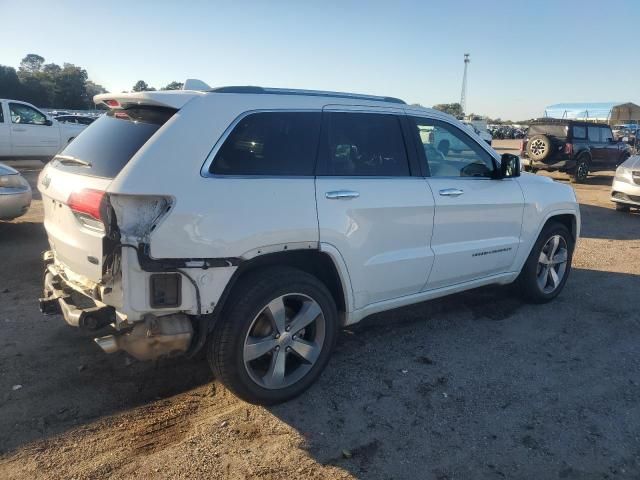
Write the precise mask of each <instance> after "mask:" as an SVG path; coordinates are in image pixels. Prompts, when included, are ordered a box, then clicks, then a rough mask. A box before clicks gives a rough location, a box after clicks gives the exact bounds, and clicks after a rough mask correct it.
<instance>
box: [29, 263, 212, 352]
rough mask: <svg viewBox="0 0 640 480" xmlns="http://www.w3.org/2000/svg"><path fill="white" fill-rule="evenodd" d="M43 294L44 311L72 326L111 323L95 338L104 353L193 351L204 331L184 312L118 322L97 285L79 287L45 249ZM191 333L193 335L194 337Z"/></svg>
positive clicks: (90, 327) (94, 327) (90, 328)
mask: <svg viewBox="0 0 640 480" xmlns="http://www.w3.org/2000/svg"><path fill="white" fill-rule="evenodd" d="M43 260H44V263H45V272H44V288H43V291H44V294H43V296H42V298H40V299H39V305H40V311H41V312H42V313H43V314H45V315H57V314H60V315H62V317H63V318H64V320H65V322H66V323H67V324H69V325H71V326H72V327H78V328H82V329H85V330H88V331H96V330H99V329H101V328H104V327H107V326H109V325H111V326H112V327H113V329H114V330H115V333H113V334H111V335H106V336H101V337H98V338H95V339H94V340H95V342H96V344H97V345H98V346H100V348H102V350H103V351H105V352H106V353H114V352H117V351H119V350H124V351H126V352H127V353H129V354H130V355H131V356H133V357H135V358H137V359H138V360H154V359H157V358H161V357H168V356H176V355H180V354H187V355H190V354H195V353H196V352H195V351H192V350H194V348H195V347H197V348H198V349H199V347H201V346H202V343H203V342H202V341H201V339H200V336H201V335H206V332H204V331H203V328H202V325H201V323H202V322H200V323H199V324H198V325H197V326H196V329H195V330H196V331H194V325H193V322H192V318H191V317H190V316H189V315H186V314H184V313H173V314H167V315H162V316H156V315H153V314H150V313H148V314H146V315H144V317H143V319H142V320H141V321H137V322H135V323H133V324H132V323H129V322H120V321H119V320H118V314H117V312H116V309H115V308H114V307H112V306H109V305H106V304H104V303H102V302H101V301H100V300H98V299H97V298H96V297H97V296H98V294H97V292H98V289H97V287H96V288H94V289H93V290H95V291H94V292H92V291H91V290H92V289H91V288H87V289H82V288H80V287H79V286H78V285H75V284H73V283H72V282H70V281H69V280H68V279H67V278H66V277H65V274H64V272H63V269H62V268H60V267H59V266H58V265H56V264H55V263H54V255H53V252H51V251H48V252H45V254H44V256H43ZM194 337H197V338H195V340H194Z"/></svg>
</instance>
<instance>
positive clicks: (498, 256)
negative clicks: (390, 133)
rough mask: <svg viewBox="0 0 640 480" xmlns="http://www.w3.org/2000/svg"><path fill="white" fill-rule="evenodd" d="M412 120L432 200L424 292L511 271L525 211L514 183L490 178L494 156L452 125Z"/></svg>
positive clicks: (520, 194)
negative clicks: (429, 254) (428, 265)
mask: <svg viewBox="0 0 640 480" xmlns="http://www.w3.org/2000/svg"><path fill="white" fill-rule="evenodd" d="M410 118H411V122H412V125H414V127H415V137H416V139H417V141H418V142H419V144H420V145H422V147H423V148H422V151H423V152H424V161H425V162H426V164H427V168H428V172H429V177H428V179H427V182H428V183H429V185H430V187H431V190H432V191H433V196H434V199H435V217H434V226H433V237H432V239H431V248H432V249H433V252H434V255H435V259H434V264H433V268H432V270H431V274H430V276H429V279H428V282H427V283H426V285H425V286H424V289H425V290H432V289H436V288H441V287H446V286H451V285H455V284H458V283H463V282H467V281H471V280H476V279H481V278H484V277H488V276H491V275H496V274H500V273H504V272H509V271H511V270H512V269H513V262H514V260H515V256H516V252H517V250H518V246H519V243H520V229H521V225H522V214H523V209H524V197H523V195H522V190H521V188H520V185H519V184H518V182H517V180H516V179H504V180H495V179H493V178H492V177H493V175H494V169H495V168H496V167H497V166H496V165H495V161H494V160H493V158H492V156H491V155H490V154H489V152H488V151H487V150H486V149H485V148H484V147H483V146H481V145H480V143H479V142H478V141H477V140H475V139H473V138H471V136H469V135H468V134H467V133H466V132H464V131H463V130H461V129H460V128H458V127H457V126H456V125H454V124H453V123H449V122H447V121H444V120H437V119H431V118H421V117H420V118H419V117H410ZM480 141H481V140H480Z"/></svg>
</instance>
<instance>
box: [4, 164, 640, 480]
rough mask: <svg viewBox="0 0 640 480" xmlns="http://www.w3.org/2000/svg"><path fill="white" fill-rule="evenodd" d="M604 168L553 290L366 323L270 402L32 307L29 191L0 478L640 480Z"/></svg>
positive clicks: (635, 217) (639, 385)
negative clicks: (98, 341) (291, 390)
mask: <svg viewBox="0 0 640 480" xmlns="http://www.w3.org/2000/svg"><path fill="white" fill-rule="evenodd" d="M36 167H37V166H25V167H23V168H22V170H23V173H24V174H25V175H26V176H27V177H28V178H29V179H30V181H31V182H32V184H34V183H35V178H36V176H37V174H38V169H37V168H36ZM611 174H612V172H608V174H602V175H599V176H595V177H592V178H591V179H590V180H589V184H587V185H580V186H577V187H576V190H577V193H578V198H579V200H580V203H581V211H582V215H583V232H582V234H583V236H582V239H581V240H580V242H579V244H578V247H577V251H576V255H575V259H574V270H573V271H572V273H571V276H570V278H569V281H568V283H567V285H566V288H565V290H564V292H563V293H562V294H561V295H560V296H559V297H558V298H557V299H556V300H555V301H554V302H552V303H550V304H547V305H542V306H532V305H526V304H523V303H522V302H520V301H519V300H517V299H516V298H514V297H513V296H511V295H510V292H509V290H508V289H507V288H496V287H491V288H484V289H480V290H475V291H472V292H467V293H464V294H459V295H455V296H452V297H449V298H446V299H441V300H438V301H433V302H428V303H424V304H420V305H416V306H413V307H410V308H404V309H401V310H397V311H394V312H390V313H384V314H379V315H376V316H375V317H372V318H370V319H368V320H366V321H365V322H364V324H362V325H361V326H358V327H357V328H352V329H349V330H345V331H343V333H342V334H341V335H340V339H339V342H338V347H337V350H336V352H335V354H334V356H333V359H332V361H331V362H330V363H329V366H328V368H327V370H326V371H325V373H324V374H323V376H322V377H321V379H320V381H319V382H318V383H316V384H315V385H314V386H313V387H312V388H311V389H310V390H309V391H308V392H307V393H305V394H304V395H302V396H301V397H299V398H297V399H295V400H293V401H291V402H289V403H287V404H284V405H279V406H277V407H273V408H262V407H256V406H253V405H248V404H246V403H243V402H241V401H239V400H237V399H236V398H234V397H233V396H231V395H230V394H229V393H228V392H226V391H225V390H224V389H223V388H222V387H221V386H219V385H217V384H216V383H215V382H214V381H213V379H212V376H211V374H210V372H209V368H208V366H207V365H206V362H204V361H185V360H177V361H176V360H173V361H161V362H157V363H140V362H132V361H130V360H129V359H128V358H127V357H126V356H125V355H124V354H114V355H106V354H104V353H102V352H101V351H100V350H99V348H98V347H97V346H96V345H95V344H94V343H93V342H92V340H91V338H90V337H87V336H83V334H81V333H80V332H78V331H77V330H74V329H72V328H71V327H67V326H66V325H65V323H64V321H63V320H62V318H61V317H58V316H55V317H43V316H41V315H40V313H39V312H38V307H37V298H38V296H39V294H40V288H41V265H40V260H39V254H40V252H41V251H43V250H45V248H46V239H45V233H44V230H43V227H42V223H41V221H42V205H41V202H40V201H39V199H38V197H37V195H36V199H35V200H34V202H33V205H32V207H31V210H30V212H29V214H28V215H27V216H25V217H23V218H21V219H18V220H16V221H13V222H10V223H1V222H0V265H1V266H2V268H1V269H0V478H11V479H32V478H65V479H71V478H78V479H80V478H105V477H109V478H191V479H192V478H214V479H215V478H276V477H278V478H285V477H286V478H305V479H307V478H374V479H399V478H407V479H416V478H426V479H431V478H433V479H465V478H470V479H484V478H487V479H500V478H535V479H543V478H544V479H547V478H567V479H573V478H580V479H583V478H589V479H591V478H594V479H595V478H598V479H609V478H640V401H639V398H640V214H638V213H635V214H634V213H631V214H623V213H618V212H616V211H614V209H613V206H612V204H611V203H610V202H609V200H608V193H609V185H610V184H611ZM557 178H558V179H561V181H566V180H565V179H564V178H563V176H561V175H558V176H557ZM18 385H21V388H17V386H18Z"/></svg>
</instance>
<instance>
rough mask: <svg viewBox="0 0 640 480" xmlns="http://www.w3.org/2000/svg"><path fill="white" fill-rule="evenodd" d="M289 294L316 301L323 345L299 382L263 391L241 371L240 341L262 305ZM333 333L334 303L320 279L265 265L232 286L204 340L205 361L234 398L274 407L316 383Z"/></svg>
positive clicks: (242, 344) (335, 329)
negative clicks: (207, 336)
mask: <svg viewBox="0 0 640 480" xmlns="http://www.w3.org/2000/svg"><path fill="white" fill-rule="evenodd" d="M288 294H302V295H304V296H306V297H309V298H310V299H312V300H313V301H315V302H316V303H317V305H318V306H319V307H320V310H321V311H322V315H323V317H324V326H323V327H324V337H323V338H324V341H323V342H322V347H321V350H320V353H319V355H318V356H317V359H316V360H315V363H313V364H312V366H311V367H310V370H308V371H307V372H306V373H305V374H304V376H303V377H302V378H300V379H298V380H297V381H296V382H295V383H293V384H291V385H288V386H285V387H284V388H276V389H270V388H265V387H264V386H263V385H260V384H259V383H258V382H256V381H255V380H254V379H253V378H252V377H251V375H250V373H249V371H248V368H249V367H245V361H244V353H243V352H244V348H245V339H246V338H247V336H248V334H249V329H250V328H251V327H252V325H254V324H255V323H254V319H256V318H257V317H258V315H259V314H260V313H261V312H262V311H263V309H264V308H265V306H266V305H268V304H269V302H271V301H272V300H274V299H276V298H278V297H280V296H282V295H288ZM287 331H288V330H287ZM294 333H295V332H294ZM337 333H338V312H337V308H336V304H335V301H334V299H333V297H332V296H331V293H330V292H329V290H328V289H327V287H326V286H325V285H324V284H323V283H322V282H321V281H320V280H318V279H317V278H316V277H314V276H313V275H310V274H308V273H306V272H303V271H301V270H298V269H295V268H289V267H269V268H265V269H261V270H258V271H256V272H250V273H248V274H247V275H246V277H243V278H241V279H240V280H239V281H238V283H237V284H236V285H235V286H234V287H233V291H232V293H231V295H230V296H229V299H228V300H227V302H226V304H225V307H224V309H223V312H222V315H221V318H220V320H219V321H218V323H217V325H216V328H215V329H214V331H213V333H212V335H211V336H210V338H209V342H208V345H207V357H208V360H209V365H210V366H211V369H212V370H213V373H214V375H215V376H216V378H217V379H218V380H220V381H221V382H222V384H224V386H225V387H227V388H228V389H229V390H230V391H231V392H233V393H234V394H235V395H236V396H238V397H240V398H241V399H243V400H245V401H247V402H250V403H256V404H261V405H273V404H276V403H281V402H285V401H287V400H290V399H291V398H294V397H296V396H297V395H300V394H301V393H302V392H304V391H305V390H306V389H307V388H309V387H310V386H311V385H312V384H313V382H315V381H316V379H317V378H318V377H319V376H320V374H321V373H322V371H323V370H324V368H325V366H326V365H327V362H328V361H329V357H330V356H331V352H332V350H333V347H334V345H335V341H336V337H337ZM283 336H284V335H283ZM265 338H268V337H265ZM294 339H295V336H294ZM288 350H289V349H288V348H287V351H288ZM267 355H276V354H275V353H273V352H269V353H268V354H267ZM285 355H293V354H291V353H289V354H285ZM286 358H287V359H288V358H291V357H290V356H287V357H286ZM272 360H273V358H272ZM294 360H295V358H294ZM287 361H289V360H287ZM294 366H295V365H294Z"/></svg>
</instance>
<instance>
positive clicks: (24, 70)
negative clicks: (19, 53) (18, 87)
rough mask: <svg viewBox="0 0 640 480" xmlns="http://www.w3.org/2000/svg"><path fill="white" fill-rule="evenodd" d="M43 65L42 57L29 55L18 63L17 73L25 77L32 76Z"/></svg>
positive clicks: (33, 54)
mask: <svg viewBox="0 0 640 480" xmlns="http://www.w3.org/2000/svg"><path fill="white" fill-rule="evenodd" d="M43 63H44V57H41V56H40V55H37V54H35V53H29V54H27V55H26V56H25V57H24V58H23V59H22V61H21V62H20V68H19V72H20V73H21V74H25V75H32V74H34V73H36V72H39V71H40V69H41V68H42V64H43Z"/></svg>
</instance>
